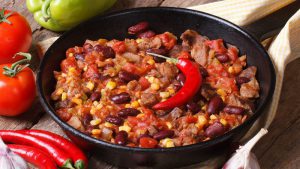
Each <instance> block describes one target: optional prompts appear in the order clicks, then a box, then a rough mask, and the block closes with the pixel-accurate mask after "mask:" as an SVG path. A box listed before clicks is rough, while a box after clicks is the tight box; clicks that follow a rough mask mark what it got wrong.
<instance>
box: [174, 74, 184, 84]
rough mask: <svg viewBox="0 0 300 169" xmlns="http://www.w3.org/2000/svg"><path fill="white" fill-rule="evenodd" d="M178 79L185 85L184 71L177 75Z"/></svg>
mask: <svg viewBox="0 0 300 169" xmlns="http://www.w3.org/2000/svg"><path fill="white" fill-rule="evenodd" d="M176 80H178V81H179V83H180V85H181V86H183V85H184V82H185V76H184V74H183V73H179V74H178V75H177V77H176Z"/></svg>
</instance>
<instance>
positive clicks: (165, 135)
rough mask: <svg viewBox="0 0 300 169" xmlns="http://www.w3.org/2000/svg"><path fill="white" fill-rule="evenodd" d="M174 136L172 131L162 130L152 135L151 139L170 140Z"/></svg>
mask: <svg viewBox="0 0 300 169" xmlns="http://www.w3.org/2000/svg"><path fill="white" fill-rule="evenodd" d="M173 136H174V131H173V130H163V131H159V132H158V133H156V134H154V135H153V138H154V139H156V140H161V139H164V138H171V137H173Z"/></svg>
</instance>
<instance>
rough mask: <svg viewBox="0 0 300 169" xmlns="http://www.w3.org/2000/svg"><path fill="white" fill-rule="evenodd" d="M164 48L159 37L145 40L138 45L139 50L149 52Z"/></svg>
mask: <svg viewBox="0 0 300 169" xmlns="http://www.w3.org/2000/svg"><path fill="white" fill-rule="evenodd" d="M161 46H162V41H161V39H160V38H159V37H154V38H143V39H142V40H141V42H139V43H138V48H139V49H140V50H147V49H152V48H155V49H158V48H160V47H161Z"/></svg>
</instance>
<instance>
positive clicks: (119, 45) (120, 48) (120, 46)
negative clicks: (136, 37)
mask: <svg viewBox="0 0 300 169" xmlns="http://www.w3.org/2000/svg"><path fill="white" fill-rule="evenodd" d="M112 48H113V50H114V51H115V52H116V53H124V52H125V51H126V44H125V42H124V41H119V42H116V43H114V45H113V47H112Z"/></svg>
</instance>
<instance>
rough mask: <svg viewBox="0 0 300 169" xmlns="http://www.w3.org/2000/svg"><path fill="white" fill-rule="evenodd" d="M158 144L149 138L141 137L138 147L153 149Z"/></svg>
mask: <svg viewBox="0 0 300 169" xmlns="http://www.w3.org/2000/svg"><path fill="white" fill-rule="evenodd" d="M157 144H158V142H157V141H156V140H155V139H153V138H150V137H142V138H140V145H141V147H143V148H154V147H156V146H157Z"/></svg>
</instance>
